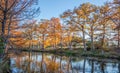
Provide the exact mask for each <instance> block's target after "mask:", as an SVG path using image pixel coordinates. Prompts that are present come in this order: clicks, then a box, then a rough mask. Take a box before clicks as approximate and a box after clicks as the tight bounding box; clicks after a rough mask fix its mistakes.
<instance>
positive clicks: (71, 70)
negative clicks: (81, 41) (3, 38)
mask: <svg viewBox="0 0 120 73" xmlns="http://www.w3.org/2000/svg"><path fill="white" fill-rule="evenodd" d="M10 68H11V72H12V73H120V63H119V61H118V62H113V61H112V60H109V61H101V60H94V59H88V58H81V57H66V56H57V55H52V54H46V53H35V52H34V53H29V52H23V53H21V54H20V55H14V54H10Z"/></svg>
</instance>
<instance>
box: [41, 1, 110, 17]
mask: <svg viewBox="0 0 120 73" xmlns="http://www.w3.org/2000/svg"><path fill="white" fill-rule="evenodd" d="M106 1H112V0H39V6H40V10H41V13H40V16H39V19H50V18H52V17H59V15H60V14H62V13H63V12H64V11H65V10H68V9H73V8H74V7H78V6H79V5H80V4H82V3H86V2H90V3H92V4H95V5H99V6H100V5H103V4H104V3H105V2H106Z"/></svg>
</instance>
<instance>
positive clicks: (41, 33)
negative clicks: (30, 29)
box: [37, 19, 49, 50]
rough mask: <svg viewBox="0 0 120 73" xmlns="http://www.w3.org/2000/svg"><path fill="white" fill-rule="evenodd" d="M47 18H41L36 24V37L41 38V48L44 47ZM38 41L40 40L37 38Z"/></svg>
mask: <svg viewBox="0 0 120 73" xmlns="http://www.w3.org/2000/svg"><path fill="white" fill-rule="evenodd" d="M48 25H49V20H46V19H43V20H41V22H40V23H39V25H38V28H37V29H38V35H39V36H38V38H40V39H41V40H42V49H43V50H44V48H45V39H47V34H48ZM39 41H40V40H39Z"/></svg>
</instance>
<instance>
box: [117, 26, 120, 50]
mask: <svg viewBox="0 0 120 73" xmlns="http://www.w3.org/2000/svg"><path fill="white" fill-rule="evenodd" d="M119 31H120V30H119V28H118V46H117V47H118V48H119V45H120V42H119V40H120V37H119V35H120V33H119Z"/></svg>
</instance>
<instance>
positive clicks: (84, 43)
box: [82, 25, 86, 51]
mask: <svg viewBox="0 0 120 73" xmlns="http://www.w3.org/2000/svg"><path fill="white" fill-rule="evenodd" d="M82 34H83V45H84V51H86V42H85V32H84V25H83V26H82Z"/></svg>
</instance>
